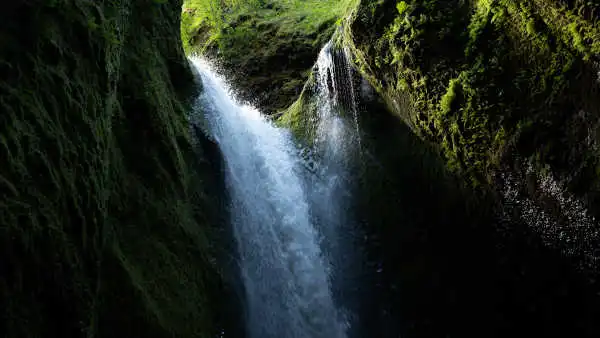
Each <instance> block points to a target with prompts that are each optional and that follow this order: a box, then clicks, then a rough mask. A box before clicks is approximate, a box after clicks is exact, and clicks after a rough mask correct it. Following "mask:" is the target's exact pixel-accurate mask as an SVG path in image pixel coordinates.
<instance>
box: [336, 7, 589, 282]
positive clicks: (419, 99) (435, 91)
mask: <svg viewBox="0 0 600 338" xmlns="http://www.w3.org/2000/svg"><path fill="white" fill-rule="evenodd" d="M598 13H600V7H599V5H594V4H593V3H592V2H589V1H576V0H575V1H558V0H557V1H537V0H527V1H510V0H506V1H504V0H498V1H487V0H480V1H479V0H478V1H460V0H456V1H435V0H430V1H429V0H428V1H420V0H419V1H417V0H415V1H391V0H386V1H377V2H375V1H362V2H361V4H360V5H359V6H358V7H357V8H356V10H355V11H354V13H353V14H352V16H351V17H350V18H349V20H348V22H347V23H346V25H345V28H346V29H345V34H344V41H345V43H346V45H347V46H349V47H350V48H351V49H352V50H353V52H354V55H355V61H356V62H357V64H358V66H359V67H360V68H361V71H362V72H363V74H364V75H365V76H366V77H367V78H369V80H370V82H371V83H372V84H373V85H374V86H375V88H377V90H378V92H379V93H380V94H381V95H382V96H383V97H384V99H385V100H386V102H387V106H388V107H389V108H390V110H392V111H393V112H394V113H395V114H396V115H398V116H399V117H401V118H402V119H403V121H404V122H405V123H407V124H408V125H409V126H410V127H411V128H412V130H413V132H415V133H416V134H417V135H419V136H420V137H421V138H422V139H424V140H426V141H428V142H429V143H431V144H434V145H436V147H437V148H438V151H439V152H440V153H441V154H442V155H443V157H444V159H445V161H446V165H447V167H448V168H450V169H451V170H452V171H453V172H454V173H456V174H458V175H460V176H461V177H462V179H463V180H464V181H465V182H466V184H467V185H468V186H471V187H476V188H478V187H481V186H485V187H492V188H493V191H494V193H496V194H497V198H498V200H500V201H501V202H502V204H503V205H504V207H505V208H506V209H507V212H509V213H510V214H511V215H516V216H517V218H518V219H520V221H522V222H524V223H525V224H527V225H528V226H529V227H530V228H531V229H533V230H534V231H535V232H537V233H538V235H539V236H541V237H542V238H543V240H544V241H545V242H546V244H547V245H549V246H551V247H555V248H560V249H561V250H562V251H563V252H564V253H565V254H566V255H568V256H570V257H573V258H575V259H576V260H577V261H578V262H579V263H578V265H579V267H580V268H581V269H583V270H584V271H587V272H588V273H590V274H592V275H594V274H596V273H597V271H599V269H598V268H599V267H600V266H599V265H598V262H599V260H598V251H597V248H598V246H599V245H600V235H599V234H600V231H599V230H600V229H599V227H598V224H597V222H596V221H595V219H594V218H595V217H597V216H598V215H599V214H600V204H598V192H599V191H600V190H599V189H600V186H599V180H598V177H599V176H598V172H599V171H598V168H599V163H600V162H599V161H598V160H599V158H600V157H599V156H598V155H599V153H598V146H597V145H598V126H599V124H598V121H599V119H598V118H599V114H600V74H599V71H600V64H599V62H600V21H598ZM593 279H594V278H593Z"/></svg>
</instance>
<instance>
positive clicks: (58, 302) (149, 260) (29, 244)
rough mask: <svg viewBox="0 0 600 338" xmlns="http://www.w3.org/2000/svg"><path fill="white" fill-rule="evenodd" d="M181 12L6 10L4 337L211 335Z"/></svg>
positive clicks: (207, 230) (211, 273)
mask: <svg viewBox="0 0 600 338" xmlns="http://www.w3.org/2000/svg"><path fill="white" fill-rule="evenodd" d="M180 5H181V4H180V3H178V2H177V1H172V2H171V1H169V2H168V3H167V2H164V1H160V2H153V3H145V2H141V1H121V2H114V1H111V2H102V3H96V2H89V1H54V2H52V3H48V4H37V5H33V4H31V3H20V4H17V5H15V6H12V7H7V8H5V9H4V11H3V12H2V13H1V14H0V19H2V20H0V31H1V32H2V33H1V35H2V37H3V38H2V41H4V39H7V41H10V43H7V44H3V45H2V49H1V51H0V71H1V72H2V74H3V77H2V79H1V80H0V88H1V90H0V104H1V105H2V107H3V113H2V115H1V116H0V129H1V130H0V159H1V160H2V163H3V165H2V166H1V167H0V177H1V179H0V191H2V192H3V199H2V201H1V202H0V255H1V256H2V257H3V264H1V266H0V304H2V306H1V307H0V318H1V319H0V327H2V328H3V329H2V336H4V337H42V336H57V337H80V336H86V337H92V336H94V337H115V336H117V337H120V336H123V337H128V336H140V335H141V336H146V337H213V336H214V333H215V332H216V331H217V329H218V328H217V327H216V326H217V325H219V323H218V321H217V319H216V318H215V316H216V314H217V310H218V306H219V305H218V301H217V300H214V299H212V297H215V298H217V297H218V296H215V295H218V294H219V290H220V288H219V283H220V280H219V274H218V269H217V268H216V267H215V266H214V264H213V263H212V262H211V258H210V257H211V255H212V252H213V248H211V247H210V246H209V244H208V240H207V238H208V236H211V231H212V230H211V228H212V225H213V224H214V217H213V215H212V213H213V212H215V211H216V210H215V209H216V206H214V207H212V205H213V202H212V201H211V200H212V197H209V195H208V190H207V189H206V185H205V184H204V183H202V182H199V181H200V180H207V181H210V177H202V178H200V177H198V174H196V172H197V170H198V168H197V167H196V165H195V164H194V163H195V162H194V161H193V159H194V156H193V154H192V149H191V145H190V142H189V141H190V138H189V135H188V134H187V130H188V126H187V121H186V119H185V110H186V109H187V107H186V103H185V102H186V100H187V98H186V97H185V95H184V92H185V91H186V90H187V89H190V88H191V87H192V81H191V72H190V70H189V69H188V66H187V62H186V60H185V56H184V54H183V50H182V48H181V41H180V39H179V36H178V34H177V33H178V26H179V22H178V19H179V15H180V14H179V11H180ZM24 27H26V28H24ZM202 166H204V167H207V165H206V164H203V165H202Z"/></svg>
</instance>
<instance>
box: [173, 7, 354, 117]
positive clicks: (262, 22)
mask: <svg viewBox="0 0 600 338" xmlns="http://www.w3.org/2000/svg"><path fill="white" fill-rule="evenodd" d="M350 3H351V1H349V0H325V1H323V0H308V1H304V0H302V1H301V0H286V1H284V0H270V1H255V2H237V3H227V2H218V1H200V0H188V1H186V2H185V5H184V9H183V21H182V37H183V41H184V46H185V49H186V52H187V53H200V54H204V55H205V56H207V57H211V58H216V59H217V61H219V63H220V65H221V68H222V71H224V72H225V73H226V75H227V77H228V78H229V79H230V80H231V81H232V82H233V83H235V85H236V88H238V89H239V90H240V93H239V95H240V96H241V97H242V98H243V99H244V100H247V101H250V102H252V103H254V104H255V105H257V106H259V107H260V108H263V110H265V111H266V112H267V113H273V112H276V111H280V110H282V109H284V108H286V107H288V106H289V105H290V104H291V103H292V102H293V101H294V100H295V99H296V98H297V97H298V95H299V94H300V91H301V89H302V85H303V84H304V82H305V81H306V80H307V77H308V72H309V70H310V68H311V67H312V64H313V62H314V61H315V59H316V56H317V54H318V52H319V50H320V48H321V46H322V45H324V44H325V43H326V42H327V40H328V39H329V38H330V37H331V35H332V34H333V31H334V29H335V27H336V25H335V23H336V22H337V21H338V19H339V18H340V17H341V16H342V15H343V13H345V11H346V8H347V6H349V5H350ZM215 8H217V9H215Z"/></svg>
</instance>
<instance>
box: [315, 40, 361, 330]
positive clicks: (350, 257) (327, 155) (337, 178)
mask: <svg viewBox="0 0 600 338" xmlns="http://www.w3.org/2000/svg"><path fill="white" fill-rule="evenodd" d="M336 53H337V55H336ZM313 71H314V74H315V80H316V81H315V82H316V98H315V99H316V100H317V104H316V107H317V111H316V114H315V115H314V117H315V119H314V120H313V121H312V123H313V124H314V125H315V126H314V128H315V131H316V133H315V140H314V141H315V142H314V144H313V147H314V149H313V152H314V153H316V154H317V157H318V158H319V160H318V170H317V173H316V175H314V176H312V177H311V178H312V179H310V180H309V183H308V185H309V186H310V187H311V188H310V191H309V192H310V199H311V201H312V214H313V216H314V218H315V223H317V226H318V228H319V229H320V230H321V232H322V233H323V234H324V239H323V248H324V251H325V253H326V256H327V258H328V261H329V263H330V265H331V266H332V269H331V270H332V276H331V278H332V281H333V292H334V295H335V296H336V299H339V300H340V303H341V304H343V306H344V311H349V312H344V315H345V318H346V320H347V321H348V322H349V324H350V325H352V326H354V324H355V321H356V318H355V316H356V313H352V310H357V309H356V306H357V303H358V302H359V300H358V298H360V297H361V294H360V292H358V291H357V288H358V286H359V285H360V282H358V280H359V279H360V275H361V273H362V272H361V263H362V257H361V253H360V245H359V244H358V242H360V240H361V238H362V236H361V234H360V231H359V226H358V224H357V220H356V215H355V214H353V202H354V198H353V194H354V189H355V188H356V187H355V186H354V182H355V180H354V179H353V176H354V175H355V174H356V173H354V172H353V171H354V169H355V168H354V167H355V166H356V164H357V162H358V161H357V160H358V159H359V157H360V155H361V143H360V134H359V125H358V122H359V121H358V107H357V100H356V96H355V93H354V89H355V88H354V86H353V83H352V75H353V74H352V72H353V69H352V68H351V65H350V63H349V60H348V58H347V54H345V53H340V52H339V51H337V52H336V51H334V48H333V45H332V43H331V42H329V43H327V44H326V45H325V46H324V47H323V49H322V50H321V51H320V53H319V56H318V59H317V62H316V65H315V68H314V69H313ZM353 125H354V126H353ZM353 308H354V309H353Z"/></svg>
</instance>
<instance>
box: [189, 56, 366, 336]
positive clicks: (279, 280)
mask: <svg viewBox="0 0 600 338" xmlns="http://www.w3.org/2000/svg"><path fill="white" fill-rule="evenodd" d="M328 46H329V45H328ZM329 48H330V47H326V48H325V49H324V51H323V52H322V53H321V56H320V58H319V61H318V64H317V69H316V71H317V74H318V75H319V85H318V87H319V98H318V99H319V100H320V101H321V104H320V107H321V109H319V112H318V115H319V119H318V121H317V124H318V126H317V127H316V128H317V129H318V136H317V140H316V141H317V142H316V143H315V144H316V147H315V150H316V151H317V152H320V153H321V154H322V156H320V157H319V158H320V159H321V160H316V161H317V162H318V168H317V169H316V170H312V171H311V170H307V169H306V161H307V159H306V158H305V157H304V158H303V157H302V156H300V153H301V149H299V147H298V146H297V145H295V144H294V141H293V139H292V137H291V133H290V132H289V131H287V130H285V129H282V128H278V127H276V126H274V125H273V124H272V123H271V122H270V121H268V120H267V119H266V118H264V117H263V116H262V115H261V113H260V112H259V111H257V110H256V109H254V108H253V107H251V106H248V105H245V104H243V103H240V102H238V101H237V100H236V99H235V97H234V95H233V94H232V92H231V90H230V88H229V86H228V84H227V83H226V81H224V79H223V78H222V77H220V76H219V75H218V74H217V73H216V72H215V71H214V70H213V69H212V68H211V66H210V64H209V63H207V62H206V61H204V60H202V59H193V60H192V64H193V65H194V67H195V68H196V70H197V72H198V73H199V77H200V79H201V82H202V87H203V88H202V93H201V94H200V95H199V97H198V100H197V109H195V113H194V114H197V115H198V116H192V119H193V120H194V121H195V123H199V122H198V121H202V124H203V129H204V130H205V132H206V133H208V134H209V136H210V137H212V138H213V139H214V140H215V141H216V142H217V144H218V145H219V148H220V150H221V152H222V155H223V158H224V162H225V169H224V170H225V183H226V187H227V192H228V198H229V212H230V222H231V228H232V230H233V235H234V237H235V240H236V243H237V249H238V255H239V257H238V261H239V264H238V265H239V269H240V275H241V278H242V283H243V288H244V293H245V295H244V296H245V304H244V307H245V308H244V312H245V316H246V318H245V320H246V323H245V327H246V333H247V335H248V336H249V337H251V338H282V337H285V338H313V337H314V338H321V337H322V338H344V337H349V336H350V334H349V332H348V331H349V328H350V326H351V320H350V319H349V318H351V317H352V316H351V315H350V314H349V310H348V308H349V307H351V306H346V303H347V302H344V299H343V298H344V297H345V295H347V294H348V291H347V290H348V289H349V287H348V286H347V285H344V283H346V284H351V281H352V279H353V277H352V274H351V273H350V271H351V266H350V265H351V264H352V261H353V260H354V259H355V256H356V253H352V251H353V248H352V247H353V244H352V239H351V238H349V236H351V234H352V231H350V230H349V227H350V225H351V223H352V222H350V220H349V218H350V217H349V213H348V211H347V210H348V208H349V206H350V201H351V199H350V195H351V192H350V191H349V190H350V189H349V187H348V183H347V182H348V177H347V170H346V168H347V165H346V163H345V161H346V160H347V159H348V156H346V155H347V153H348V150H347V149H345V147H348V146H349V145H352V144H354V143H355V142H353V141H352V140H356V139H357V137H356V135H353V133H352V132H349V131H354V126H348V125H347V123H346V122H345V121H344V120H342V119H339V118H337V117H336V115H335V113H334V110H335V102H337V101H339V100H337V99H336V95H338V94H337V93H338V92H337V91H336V89H335V87H332V86H331V82H330V83H329V84H328V82H327V81H328V77H330V78H331V77H334V74H333V73H334V68H335V67H334V62H333V59H332V57H331V54H330V53H329ZM328 74H329V75H328ZM329 80H330V81H331V79H329ZM354 113H356V112H354ZM192 115H193V114H192ZM354 120H355V121H356V115H355V116H354Z"/></svg>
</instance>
